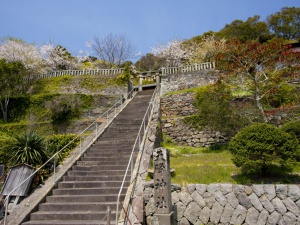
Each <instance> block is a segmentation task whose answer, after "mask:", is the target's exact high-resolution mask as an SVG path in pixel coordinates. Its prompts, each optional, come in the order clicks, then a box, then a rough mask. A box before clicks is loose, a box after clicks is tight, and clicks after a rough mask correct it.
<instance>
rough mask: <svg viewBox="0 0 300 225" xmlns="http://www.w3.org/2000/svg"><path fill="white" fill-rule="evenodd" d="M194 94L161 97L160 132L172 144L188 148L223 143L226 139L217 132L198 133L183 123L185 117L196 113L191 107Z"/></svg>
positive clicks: (206, 130) (204, 131)
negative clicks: (170, 140)
mask: <svg viewBox="0 0 300 225" xmlns="http://www.w3.org/2000/svg"><path fill="white" fill-rule="evenodd" d="M194 98H195V93H194V92H188V93H181V94H174V95H166V96H162V97H161V114H162V130H163V132H164V133H165V134H166V135H167V136H168V137H170V138H171V139H172V140H173V142H174V143H177V144H180V145H188V146H194V147H199V146H203V147H204V146H206V147H208V146H211V145H214V144H218V143H224V142H226V141H227V138H226V137H224V136H223V135H222V134H221V133H220V132H218V131H211V130H209V129H205V130H203V131H199V130H198V129H195V128H193V127H191V126H189V125H188V124H186V123H184V121H183V119H184V117H185V116H191V115H193V114H195V113H196V112H197V109H196V108H195V106H194V105H193V103H194Z"/></svg>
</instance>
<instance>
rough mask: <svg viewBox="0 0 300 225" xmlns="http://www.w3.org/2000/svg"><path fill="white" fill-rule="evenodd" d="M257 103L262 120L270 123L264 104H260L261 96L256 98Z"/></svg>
mask: <svg viewBox="0 0 300 225" xmlns="http://www.w3.org/2000/svg"><path fill="white" fill-rule="evenodd" d="M255 101H256V105H257V107H258V109H259V111H260V114H261V116H262V118H263V119H264V121H265V122H268V119H267V117H266V114H265V111H264V109H263V106H262V104H261V102H260V98H259V96H256V97H255Z"/></svg>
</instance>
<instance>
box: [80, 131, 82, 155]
mask: <svg viewBox="0 0 300 225" xmlns="http://www.w3.org/2000/svg"><path fill="white" fill-rule="evenodd" d="M81 139H82V138H81V135H80V154H81V153H82V140H81Z"/></svg>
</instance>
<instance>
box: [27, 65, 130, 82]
mask: <svg viewBox="0 0 300 225" xmlns="http://www.w3.org/2000/svg"><path fill="white" fill-rule="evenodd" d="M123 72H124V69H123V68H119V69H96V70H61V71H54V72H51V73H47V74H40V75H31V76H28V77H27V79H28V80H32V79H42V78H52V77H60V76H65V75H71V76H82V75H91V76H92V75H110V74H121V73H123Z"/></svg>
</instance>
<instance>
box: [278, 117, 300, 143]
mask: <svg viewBox="0 0 300 225" xmlns="http://www.w3.org/2000/svg"><path fill="white" fill-rule="evenodd" d="M281 130H283V131H285V132H287V133H289V134H291V135H294V136H296V137H297V138H298V139H299V140H300V121H291V122H288V123H285V124H283V125H282V127H281Z"/></svg>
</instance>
